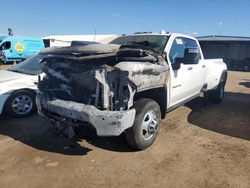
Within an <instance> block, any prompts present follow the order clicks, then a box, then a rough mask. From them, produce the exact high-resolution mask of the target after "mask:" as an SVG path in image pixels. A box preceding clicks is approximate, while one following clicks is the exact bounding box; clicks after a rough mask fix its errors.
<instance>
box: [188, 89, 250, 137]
mask: <svg viewBox="0 0 250 188" xmlns="http://www.w3.org/2000/svg"><path fill="white" fill-rule="evenodd" d="M186 106H187V107H189V108H190V109H192V112H191V113H190V114H189V115H188V122H189V123H191V124H193V125H196V126H198V127H201V128H204V129H207V130H210V131H214V132H217V133H220V134H224V135H228V136H233V137H237V138H241V139H245V140H250V94H242V93H231V92H227V93H225V96H224V100H223V102H222V103H220V104H208V103H207V102H205V101H204V99H203V98H201V97H200V98H197V99H194V100H193V101H190V102H189V103H187V104H186Z"/></svg>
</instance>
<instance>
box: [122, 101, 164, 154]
mask: <svg viewBox="0 0 250 188" xmlns="http://www.w3.org/2000/svg"><path fill="white" fill-rule="evenodd" d="M134 109H135V110H136V116H135V121H134V125H133V126H132V127H130V128H129V129H127V130H126V132H125V135H126V140H127V142H128V144H129V145H130V146H131V147H132V148H134V149H135V150H144V149H146V148H148V147H149V146H151V145H152V144H153V143H154V141H155V139H156V137H157V135H158V132H159V125H160V122H161V110H160V107H159V105H158V103H157V102H155V101H154V100H151V99H140V100H138V101H136V102H135V105H134Z"/></svg>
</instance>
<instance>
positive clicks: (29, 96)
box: [5, 90, 36, 118]
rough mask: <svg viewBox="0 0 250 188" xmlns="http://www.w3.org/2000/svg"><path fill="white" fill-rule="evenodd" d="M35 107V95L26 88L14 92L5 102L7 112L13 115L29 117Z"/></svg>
mask: <svg viewBox="0 0 250 188" xmlns="http://www.w3.org/2000/svg"><path fill="white" fill-rule="evenodd" d="M35 109H36V105H35V95H34V94H33V93H32V92H30V91H26V90H19V91H16V92H14V93H12V94H11V95H10V96H9V98H8V99H7V101H6V103H5V112H6V113H7V114H8V115H10V116H12V117H17V118H23V117H27V116H29V115H31V114H32V113H33V112H34V111H35Z"/></svg>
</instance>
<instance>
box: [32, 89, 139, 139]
mask: <svg viewBox="0 0 250 188" xmlns="http://www.w3.org/2000/svg"><path fill="white" fill-rule="evenodd" d="M36 104H37V109H38V113H39V114H40V115H44V114H46V116H49V117H51V118H52V119H54V118H53V115H52V114H56V115H59V116H61V117H62V118H68V119H71V120H79V121H83V122H87V123H90V124H91V125H93V126H94V127H95V129H96V132H97V135H98V136H119V135H120V134H121V133H122V132H123V131H124V130H126V129H128V128H129V127H132V125H133V124H134V120H135V113H136V112H135V109H130V110H126V111H105V110H103V111H102V110H99V109H97V108H96V107H94V106H92V105H85V104H82V103H77V102H73V101H65V100H61V99H55V100H48V99H47V98H46V97H45V96H44V95H42V94H41V93H38V94H37V97H36ZM44 112H46V113H44ZM50 113H51V115H49V114H50ZM56 120H58V119H56Z"/></svg>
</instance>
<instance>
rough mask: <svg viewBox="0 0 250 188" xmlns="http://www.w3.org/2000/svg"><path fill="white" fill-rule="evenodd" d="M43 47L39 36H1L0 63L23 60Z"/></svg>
mask: <svg viewBox="0 0 250 188" xmlns="http://www.w3.org/2000/svg"><path fill="white" fill-rule="evenodd" d="M43 48H44V43H43V41H42V40H41V39H39V38H29V37H16V36H0V63H3V64H5V63H8V62H21V61H23V60H24V59H27V58H28V57H30V56H32V55H34V54H36V53H37V52H39V51H40V50H42V49H43Z"/></svg>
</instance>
